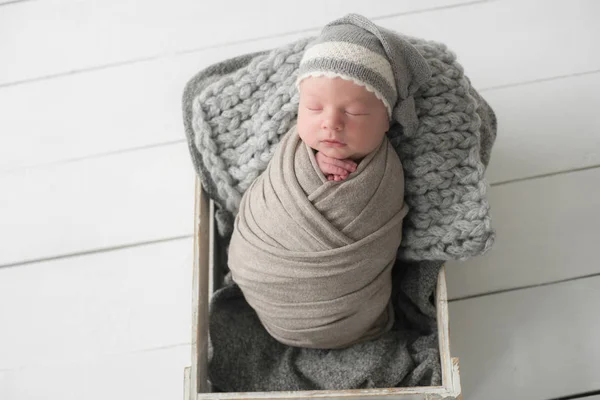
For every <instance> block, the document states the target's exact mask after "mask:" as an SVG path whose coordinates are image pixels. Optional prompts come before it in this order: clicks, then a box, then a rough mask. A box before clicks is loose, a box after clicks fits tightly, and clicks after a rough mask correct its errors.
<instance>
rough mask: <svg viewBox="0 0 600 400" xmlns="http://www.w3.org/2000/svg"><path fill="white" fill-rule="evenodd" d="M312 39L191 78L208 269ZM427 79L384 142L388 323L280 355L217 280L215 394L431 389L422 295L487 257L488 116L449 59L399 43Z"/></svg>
mask: <svg viewBox="0 0 600 400" xmlns="http://www.w3.org/2000/svg"><path fill="white" fill-rule="evenodd" d="M311 40H312V38H306V39H302V40H298V41H296V42H294V43H291V44H289V45H286V46H283V47H281V48H277V49H273V50H270V51H264V52H259V53H253V54H247V55H243V56H239V57H236V58H233V59H230V60H226V61H223V62H220V63H218V64H215V65H212V66H210V67H209V68H206V69H204V70H202V71H200V72H199V73H198V74H197V75H196V76H194V77H193V78H192V79H191V80H190V82H189V83H188V84H187V86H186V88H185V92H184V96H183V111H184V124H185V132H186V136H187V139H188V144H189V150H190V154H191V157H192V161H193V164H194V167H195V169H196V171H197V173H198V175H199V177H200V179H201V182H202V186H203V188H204V190H205V191H206V192H207V193H208V195H209V196H210V198H211V199H213V200H214V201H215V203H216V209H217V210H216V219H217V227H218V231H219V237H218V238H217V242H218V244H219V245H218V248H217V250H218V252H217V256H218V270H217V271H216V273H217V274H218V273H222V274H223V275H224V274H225V273H226V272H227V248H228V241H229V240H230V238H231V232H232V230H233V221H234V216H235V215H236V214H237V212H238V208H239V205H240V201H241V198H242V195H243V193H244V192H245V190H246V189H248V187H249V186H250V185H251V184H252V182H253V181H254V180H255V179H256V178H257V177H258V176H259V174H260V173H261V172H263V171H264V170H265V168H266V167H267V164H268V163H269V161H270V160H271V158H272V156H273V153H274V151H275V149H276V146H277V145H278V143H279V141H280V140H281V138H282V136H283V135H285V134H286V133H287V132H288V131H289V129H290V128H291V127H292V126H293V125H294V124H295V121H296V117H297V105H298V93H297V91H296V89H295V87H294V81H295V76H296V72H297V67H298V64H299V62H300V59H301V57H302V54H303V51H304V49H305V48H306V46H307V44H308V43H309V42H310V41H311ZM407 40H409V42H410V43H411V44H412V45H413V46H414V47H415V48H416V49H417V50H418V51H419V52H420V53H421V54H422V55H423V56H424V57H425V59H426V60H427V62H428V64H429V67H430V68H431V71H432V77H431V79H430V80H429V81H428V82H426V83H425V84H424V85H422V86H421V87H420V89H419V90H418V91H417V93H416V94H415V96H414V101H415V106H416V112H417V115H418V118H419V123H418V126H417V128H416V130H410V131H407V132H403V129H402V126H400V125H399V124H395V125H392V127H391V128H390V131H389V132H388V134H387V136H388V139H389V141H390V142H391V144H392V145H393V147H394V149H395V150H396V152H397V153H398V155H399V156H400V159H401V160H402V165H403V168H404V176H405V201H406V203H407V204H408V205H409V212H408V214H407V216H406V218H405V220H404V228H403V239H402V243H401V246H400V248H399V250H398V254H397V257H398V261H397V262H396V265H395V266H394V269H393V271H392V272H393V277H394V278H393V279H394V284H393V292H392V297H391V298H392V302H393V305H394V310H395V316H396V323H395V325H394V327H393V328H392V330H391V331H389V332H387V333H386V334H385V335H384V336H382V337H381V338H379V339H376V340H373V341H369V342H365V343H359V344H356V345H353V346H350V347H349V348H346V349H334V350H321V349H306V348H298V347H293V346H287V345H284V344H281V343H279V342H277V341H276V340H274V339H273V338H272V337H271V336H270V335H269V334H268V333H267V332H266V330H265V329H264V327H263V326H262V324H261V323H260V320H259V319H258V317H257V315H256V313H255V311H254V310H253V309H252V308H251V307H250V306H249V305H248V303H247V301H246V300H245V298H244V296H243V294H242V293H241V291H240V289H239V287H238V286H237V285H236V284H235V283H233V282H232V281H231V276H230V275H228V276H226V279H225V281H224V286H223V287H222V288H221V289H219V290H218V291H217V292H215V293H214V295H213V298H212V299H211V310H210V336H211V342H210V344H211V349H210V350H211V352H212V353H211V356H210V366H209V375H210V378H211V381H212V383H213V385H214V386H215V389H216V390H223V391H261V390H267V391H269V390H301V389H307V390H308V389H349V388H367V387H393V386H413V385H438V384H440V383H441V380H440V379H441V376H440V364H439V353H438V347H437V333H436V321H435V307H434V305H433V304H432V300H431V299H432V298H433V297H434V294H435V292H434V291H435V282H436V278H437V273H438V271H439V268H440V267H441V265H442V264H443V261H444V260H449V259H466V258H469V257H472V256H475V255H480V254H483V253H484V252H486V251H487V250H488V249H489V248H490V247H491V245H492V243H493V240H494V232H493V230H492V228H491V222H490V215H489V205H488V201H487V198H486V188H487V185H486V182H485V180H484V171H485V166H486V165H487V164H488V162H489V158H490V154H491V148H492V145H493V142H494V140H495V136H496V119H495V115H494V113H493V111H492V110H491V108H490V107H489V106H488V104H487V103H486V102H485V101H484V100H483V98H481V96H479V94H478V93H477V92H476V91H475V90H474V89H473V88H472V86H471V84H470V82H469V80H468V79H467V77H466V76H465V75H464V73H463V69H462V67H461V66H460V64H458V62H457V61H456V57H455V55H454V54H453V53H452V52H451V51H450V50H448V49H447V47H446V46H445V45H443V44H440V43H435V42H430V41H424V40H421V39H415V38H407Z"/></svg>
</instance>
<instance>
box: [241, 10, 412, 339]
mask: <svg viewBox="0 0 600 400" xmlns="http://www.w3.org/2000/svg"><path fill="white" fill-rule="evenodd" d="M342 21H343V20H342ZM297 79H298V80H297V84H298V88H299V91H300V102H299V108H298V121H297V124H296V126H294V127H293V128H292V129H291V130H290V131H289V132H288V133H286V134H285V135H284V136H283V138H282V139H281V142H280V143H279V144H278V146H277V149H276V151H275V153H274V155H273V157H272V159H271V161H270V162H269V165H268V166H267V168H266V170H265V171H264V172H263V173H262V174H261V175H260V176H259V177H258V178H256V179H255V180H254V182H253V183H252V185H251V186H250V188H248V189H247V191H246V192H245V193H244V196H243V197H242V200H241V203H240V208H239V212H238V214H237V216H236V219H235V223H234V232H233V235H232V239H231V243H230V247H229V267H230V269H231V272H232V278H233V280H234V281H235V282H236V283H237V284H238V285H239V287H240V289H241V290H242V293H243V294H244V297H245V298H246V300H247V302H248V303H249V304H250V305H251V306H252V308H253V309H254V310H255V311H256V313H257V315H258V318H259V319H260V321H261V323H262V325H263V326H264V327H265V329H266V330H267V331H268V332H269V334H270V335H271V336H272V337H274V338H275V339H276V340H278V341H279V342H281V343H284V344H287V345H290V346H298V347H309V348H321V349H334V348H343V347H348V346H350V345H352V344H356V343H360V342H362V341H366V340H372V339H375V338H377V337H379V336H380V335H382V334H383V333H385V332H387V331H388V330H390V329H391V327H392V325H393V322H394V310H393V307H392V303H391V299H390V296H391V290H392V285H391V282H392V280H391V270H392V267H393V265H394V262H395V259H396V251H397V249H398V247H399V245H400V242H401V239H402V220H403V218H404V217H405V216H406V213H407V211H408V208H407V206H406V204H405V203H404V199H403V197H404V176H403V170H402V165H401V163H400V160H399V158H398V155H397V153H396V152H395V150H394V149H393V147H392V146H391V144H390V142H389V141H388V139H387V137H386V135H385V133H386V132H387V130H388V129H389V124H390V121H391V119H392V110H393V108H394V106H395V105H396V103H397V100H398V93H397V81H396V80H397V79H398V77H397V76H396V75H395V74H394V71H393V68H392V65H391V63H390V60H389V59H388V57H387V53H386V50H385V49H384V46H382V43H381V42H380V40H379V39H378V38H377V37H376V35H374V34H372V33H371V32H370V31H369V30H367V29H364V28H363V27H360V26H357V25H355V24H353V23H332V24H330V25H327V26H326V27H325V28H324V29H323V31H322V33H321V35H320V36H319V37H318V38H317V40H315V41H314V42H313V43H311V46H310V47H309V48H308V49H307V50H306V52H305V54H304V57H303V59H302V61H301V63H300V67H299V71H298V78H297Z"/></svg>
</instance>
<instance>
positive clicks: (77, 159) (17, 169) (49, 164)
mask: <svg viewBox="0 0 600 400" xmlns="http://www.w3.org/2000/svg"><path fill="white" fill-rule="evenodd" d="M185 141H186V139H176V140H170V141H166V142H159V143H151V144H147V145H144V146H137V147H126V148H123V149H119V150H110V151H105V152H101V153H94V154H89V155H85V156H80V157H73V158H65V159H62V160H55V161H50V162H46V163H40V164H30V165H21V166H18V167H14V168H10V169H4V170H0V174H4V173H7V174H10V173H14V172H20V171H23V170H31V169H38V168H46V167H52V166H60V165H63V164H69V163H73V162H80V161H85V160H92V159H95V158H103V157H110V156H114V155H118V154H125V153H130V152H134V151H139V150H149V149H153V148H157V147H163V146H172V145H178V144H181V143H184V142H185Z"/></svg>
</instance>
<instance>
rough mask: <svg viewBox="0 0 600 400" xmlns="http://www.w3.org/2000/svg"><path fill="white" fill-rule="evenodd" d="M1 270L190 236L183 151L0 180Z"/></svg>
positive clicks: (190, 185) (188, 175) (189, 181)
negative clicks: (56, 258)
mask: <svg viewBox="0 0 600 400" xmlns="http://www.w3.org/2000/svg"><path fill="white" fill-rule="evenodd" d="M0 182H2V183H1V184H0V185H1V186H2V187H9V188H11V190H10V191H3V192H2V193H0V220H1V221H2V226H1V227H0V242H2V243H10V244H11V245H10V246H7V247H6V248H4V249H3V251H2V252H0V265H7V264H14V263H18V262H23V261H28V260H38V259H41V258H45V257H54V256H58V255H61V254H71V253H78V252H82V251H90V250H94V249H102V248H107V247H112V246H119V245H128V244H135V243H140V242H147V241H153V240H159V239H165V238H173V237H180V236H182V235H188V236H189V235H191V234H192V231H193V219H192V215H193V204H194V170H193V168H192V162H191V160H190V157H189V153H188V152H187V148H186V147H185V145H184V144H183V143H182V144H175V145H169V146H162V147H157V148H152V149H147V150H140V151H133V152H126V153H119V154H113V155H110V156H105V157H99V158H87V159H84V160H81V161H75V162H72V163H65V164H57V165H52V166H48V167H45V168H34V169H24V170H19V171H15V172H10V173H6V174H2V175H0Z"/></svg>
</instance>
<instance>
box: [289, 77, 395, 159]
mask: <svg viewBox="0 0 600 400" xmlns="http://www.w3.org/2000/svg"><path fill="white" fill-rule="evenodd" d="M388 129H389V120H388V114H387V110H386V108H385V105H384V104H383V102H382V101H381V100H379V99H378V98H377V97H375V95H374V94H373V93H371V92H369V91H368V90H367V89H365V88H364V87H363V86H360V85H357V84H355V83H353V82H350V81H347V80H344V79H341V78H327V77H310V78H307V79H304V80H303V81H302V82H300V105H299V108H298V134H299V135H300V138H301V139H302V140H303V141H304V142H305V143H306V144H308V145H309V146H310V147H312V148H313V149H315V150H317V151H320V152H323V153H324V154H325V155H326V156H329V157H332V158H337V159H346V158H350V159H353V160H358V159H361V158H363V157H364V156H366V155H367V154H369V153H370V152H372V151H373V150H375V149H376V148H377V147H378V146H379V144H380V143H381V141H382V140H383V136H384V135H385V133H386V132H387V131H388Z"/></svg>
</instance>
